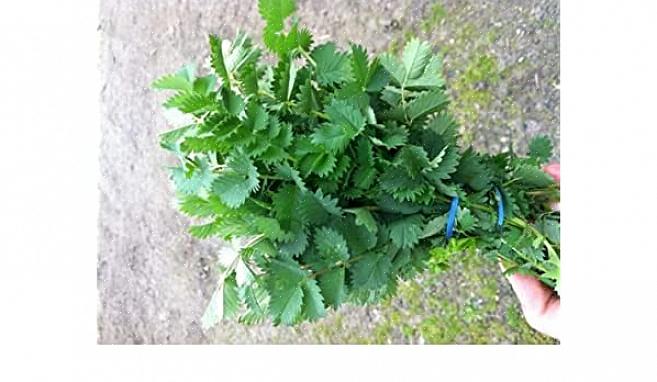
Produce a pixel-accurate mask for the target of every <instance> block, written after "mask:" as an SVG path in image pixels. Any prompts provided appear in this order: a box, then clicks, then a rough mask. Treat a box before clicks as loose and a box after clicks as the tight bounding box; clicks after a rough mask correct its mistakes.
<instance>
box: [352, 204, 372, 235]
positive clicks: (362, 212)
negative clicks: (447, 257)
mask: <svg viewBox="0 0 657 382" xmlns="http://www.w3.org/2000/svg"><path fill="white" fill-rule="evenodd" d="M346 211H347V212H351V213H353V214H354V215H356V224H357V225H362V226H364V227H365V228H367V230H368V231H370V232H372V233H377V232H378V230H379V227H378V226H377V224H376V220H375V219H374V216H372V213H371V212H370V211H369V210H368V209H367V208H352V209H348V210H346Z"/></svg>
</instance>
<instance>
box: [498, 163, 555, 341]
mask: <svg viewBox="0 0 657 382" xmlns="http://www.w3.org/2000/svg"><path fill="white" fill-rule="evenodd" d="M543 170H544V171H545V172H546V173H548V174H549V175H550V176H552V177H553V178H554V180H556V181H557V182H560V180H561V176H560V168H559V164H558V163H553V164H550V165H547V166H545V168H544V169H543ZM555 209H559V205H558V204H556V205H555ZM508 279H509V282H510V283H511V287H512V288H513V291H514V292H515V293H516V296H518V300H519V301H520V306H521V308H522V313H523V315H524V316H525V319H526V320H527V323H528V324H529V326H531V327H532V328H534V329H536V330H537V331H539V332H541V333H543V334H546V335H548V336H550V337H553V338H556V339H560V335H561V327H560V326H559V307H560V305H561V299H560V298H559V296H557V294H556V293H555V292H554V291H553V290H552V289H550V288H549V287H548V286H546V285H545V284H543V283H542V282H540V281H539V280H538V279H536V278H535V277H533V276H528V275H521V274H517V273H516V274H512V275H509V276H508Z"/></svg>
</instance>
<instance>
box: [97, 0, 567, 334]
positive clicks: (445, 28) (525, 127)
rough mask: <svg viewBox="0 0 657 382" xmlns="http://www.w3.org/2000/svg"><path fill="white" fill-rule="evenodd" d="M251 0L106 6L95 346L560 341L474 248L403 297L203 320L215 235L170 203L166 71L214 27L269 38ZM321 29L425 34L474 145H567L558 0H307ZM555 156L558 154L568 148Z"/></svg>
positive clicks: (387, 36)
mask: <svg viewBox="0 0 657 382" xmlns="http://www.w3.org/2000/svg"><path fill="white" fill-rule="evenodd" d="M256 3H257V2H256V1H255V0H252V1H251V0H249V1H237V0H223V1H214V0H213V1H211V0H190V1H181V0H179V1H173V0H142V1H129V0H111V1H110V0H104V1H102V2H101V13H100V23H99V31H100V32H99V33H100V36H101V57H100V68H101V75H102V89H101V90H100V98H101V118H102V119H101V130H102V140H101V157H100V165H101V183H100V187H99V188H100V215H99V223H98V224H99V248H98V295H99V305H98V342H99V343H102V344H145V343H146V344H199V343H553V341H551V340H549V339H547V338H545V337H543V336H540V335H538V334H536V333H535V332H533V331H532V330H531V329H529V328H528V327H527V326H526V324H525V323H524V321H523V320H522V317H521V316H520V313H519V310H518V305H517V302H516V301H515V298H514V297H513V295H512V293H511V292H510V289H509V287H508V285H507V284H506V282H505V280H504V279H503V277H501V275H500V272H499V269H498V268H497V267H496V265H495V264H489V263H487V262H485V261H483V260H481V259H479V258H477V257H476V256H474V257H473V256H466V257H465V258H463V259H454V260H453V261H452V264H453V266H452V268H451V269H450V270H448V271H446V272H443V273H438V274H429V273H427V274H424V275H421V276H420V277H418V279H417V280H415V281H413V282H409V283H405V284H404V285H402V286H401V287H400V292H399V295H398V296H397V297H395V298H394V299H392V300H390V301H388V302H386V303H384V304H381V305H378V306H370V307H345V308H343V309H341V310H340V311H339V312H336V313H332V314H331V315H330V316H329V317H328V318H327V319H325V320H323V321H321V322H318V323H315V324H304V325H302V326H300V327H297V328H274V327H272V326H271V325H269V324H263V325H260V326H257V327H251V328H245V327H241V326H239V325H236V324H233V323H226V324H222V325H221V326H219V327H217V328H215V329H213V330H211V331H209V332H203V331H202V330H201V327H200V317H201V315H202V313H203V310H204V308H205V304H206V303H207V301H208V300H209V298H210V294H211V293H212V289H213V287H214V285H213V284H214V282H215V281H216V275H215V274H214V273H213V272H212V268H213V266H214V264H215V261H216V259H215V253H216V251H217V248H218V247H219V246H220V245H221V243H220V242H219V241H205V242H201V241H197V240H193V239H191V238H190V237H189V235H187V234H186V232H185V230H186V227H187V224H188V221H187V220H186V218H184V217H183V216H182V215H181V214H179V213H178V212H177V211H176V209H175V208H174V207H173V205H172V199H173V192H172V188H171V187H170V185H169V183H168V180H167V172H166V170H165V168H166V166H167V165H168V164H170V163H172V158H170V157H169V156H168V155H167V154H166V153H165V152H164V151H163V150H161V149H160V148H159V145H158V134H160V133H161V132H163V131H165V130H167V126H166V123H165V120H164V118H163V116H162V114H161V112H160V106H159V105H160V103H161V102H162V100H163V95H162V94H156V93H154V92H153V91H151V90H150V87H149V85H150V83H151V82H152V80H153V79H154V78H156V77H158V76H159V75H162V74H164V73H169V72H172V71H174V70H176V69H178V68H179V67H180V66H182V64H185V63H190V62H197V63H200V62H202V61H203V60H204V59H205V58H206V54H207V40H206V36H207V34H208V33H217V34H220V35H222V36H232V35H233V34H234V32H235V31H236V30H237V29H238V28H239V29H243V30H246V31H247V32H249V33H250V34H251V35H252V36H253V38H254V39H255V40H256V41H259V40H260V30H261V28H262V26H263V23H262V21H261V20H260V17H259V15H258V13H257V6H256ZM297 3H298V4H297V8H298V13H297V14H298V15H299V17H300V19H301V22H302V23H303V24H305V25H307V26H308V27H310V29H311V30H312V31H313V33H314V35H315V37H316V40H317V41H320V42H321V41H325V40H328V39H334V40H337V41H338V42H340V43H341V44H344V43H345V42H346V41H349V40H351V41H356V42H359V43H360V44H362V45H363V46H365V47H367V48H368V49H369V51H370V52H381V51H383V50H386V49H391V50H396V49H398V48H399V46H402V45H403V42H404V41H405V40H406V39H408V38H409V37H411V36H415V35H417V36H419V37H422V38H425V39H429V40H430V41H431V42H432V44H433V45H434V46H436V49H437V50H439V51H440V52H441V53H442V54H443V55H444V57H445V70H446V75H447V78H448V82H449V85H450V89H451V92H452V96H453V99H454V102H453V105H452V106H453V108H454V111H455V113H456V115H457V116H458V118H459V120H460V121H461V124H462V125H463V127H462V129H463V131H462V132H463V137H464V141H465V142H470V143H473V144H474V145H475V146H476V147H477V148H479V149H481V150H488V151H498V150H501V149H504V148H507V147H508V146H509V145H510V144H513V145H514V149H516V150H519V151H522V150H523V149H524V148H525V147H526V143H527V139H528V137H531V136H533V135H535V134H537V133H543V134H548V135H550V136H551V137H552V138H553V140H554V142H555V144H556V145H557V146H558V143H559V3H558V1H547V0H546V1H519V0H505V1H456V0H445V1H428V0H406V1H391V0H369V1H352V0H334V1H332V2H331V5H330V7H328V6H327V5H326V4H327V2H325V1H319V0H298V1H297ZM555 159H558V149H557V155H556V157H555Z"/></svg>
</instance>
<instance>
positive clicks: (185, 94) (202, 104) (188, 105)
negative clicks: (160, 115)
mask: <svg viewBox="0 0 657 382" xmlns="http://www.w3.org/2000/svg"><path fill="white" fill-rule="evenodd" d="M164 107H166V108H176V109H178V110H180V111H182V112H183V113H198V112H202V111H208V110H212V109H214V107H215V101H214V98H213V97H212V96H211V95H207V94H199V93H196V92H194V91H181V92H179V93H177V94H176V95H174V96H173V97H171V98H169V99H168V100H167V101H166V102H165V103H164Z"/></svg>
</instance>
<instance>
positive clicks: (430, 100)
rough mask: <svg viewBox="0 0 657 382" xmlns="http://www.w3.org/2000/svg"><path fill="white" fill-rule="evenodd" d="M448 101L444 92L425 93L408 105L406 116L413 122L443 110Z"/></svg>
mask: <svg viewBox="0 0 657 382" xmlns="http://www.w3.org/2000/svg"><path fill="white" fill-rule="evenodd" d="M447 101H448V100H447V96H446V95H445V92H443V91H442V90H434V91H429V92H425V93H422V94H420V95H419V96H418V97H417V98H415V99H414V100H413V101H411V102H410V103H409V104H408V106H407V108H406V114H407V115H408V118H409V119H410V120H411V121H413V120H416V119H418V118H420V117H424V116H425V115H427V114H430V113H435V112H437V111H440V110H442V109H443V107H444V106H446V105H447Z"/></svg>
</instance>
